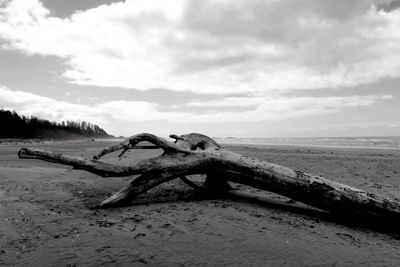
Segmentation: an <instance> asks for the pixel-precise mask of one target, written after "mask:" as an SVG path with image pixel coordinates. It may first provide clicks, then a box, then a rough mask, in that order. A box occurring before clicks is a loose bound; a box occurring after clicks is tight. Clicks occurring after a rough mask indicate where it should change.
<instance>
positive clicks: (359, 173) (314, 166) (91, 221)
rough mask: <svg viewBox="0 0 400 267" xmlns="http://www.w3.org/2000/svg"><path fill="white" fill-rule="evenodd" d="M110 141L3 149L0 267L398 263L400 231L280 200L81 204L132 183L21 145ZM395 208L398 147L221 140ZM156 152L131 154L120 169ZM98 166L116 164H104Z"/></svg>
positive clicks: (69, 150) (186, 192)
mask: <svg viewBox="0 0 400 267" xmlns="http://www.w3.org/2000/svg"><path fill="white" fill-rule="evenodd" d="M110 144H111V141H108V142H106V141H101V142H100V141H95V142H92V141H68V142H44V143H39V142H33V143H18V142H15V143H12V142H7V143H1V144H0V215H1V216H0V220H1V223H0V266H14V265H15V266H98V265H105V266H124V265H126V266H140V265H149V266H216V265H218V266H232V265H234V266H238V265H240V266H249V265H250V266H399V265H400V249H399V248H400V236H399V235H398V234H394V233H390V232H385V231H378V230H372V229H369V228H366V227H361V226H359V225H350V224H347V223H341V222H339V221H336V220H335V219H334V218H332V217H330V216H325V215H324V214H323V213H322V212H319V211H316V210H313V209H309V208H307V207H306V206H302V205H298V204H297V203H293V201H290V200H289V199H287V198H284V197H281V196H277V195H275V194H272V193H268V192H265V191H261V190H256V189H253V188H248V187H244V186H239V185H234V187H236V188H238V189H240V190H243V191H244V192H247V193H251V194H255V195H258V196H260V197H262V198H263V199H264V200H265V201H257V202H252V201H241V200H233V199H210V200H199V199H193V198H192V197H191V195H192V193H193V191H192V189H191V188H189V187H188V186H187V185H185V184H184V183H182V182H181V181H179V180H175V181H172V182H169V183H167V184H163V185H161V186H159V187H157V188H154V189H153V190H151V191H149V192H148V193H146V194H143V195H142V196H140V197H139V198H138V199H137V200H136V201H135V202H134V203H133V205H132V206H130V207H123V208H112V209H106V210H90V209H89V206H90V205H91V204H93V203H96V202H98V201H100V200H102V199H104V198H105V197H107V196H108V195H110V194H111V193H113V192H115V191H117V190H119V189H120V188H121V187H123V186H124V185H126V184H127V183H128V181H130V180H131V179H132V178H131V177H130V178H107V179H105V178H101V177H98V176H96V175H94V174H91V173H87V172H84V171H78V170H72V169H71V168H69V167H66V166H63V165H59V164H52V163H47V162H43V161H38V160H21V159H18V157H17V151H18V150H19V149H20V148H21V147H35V148H42V149H48V150H51V151H55V152H62V153H66V154H71V155H77V156H82V157H87V158H89V157H91V156H92V155H94V154H95V153H97V152H98V151H99V150H100V149H102V148H103V147H105V146H107V145H110ZM223 147H224V148H225V149H228V150H231V151H234V152H238V153H241V154H243V155H247V156H252V157H256V158H259V159H262V160H266V161H270V162H273V163H277V164H280V165H283V166H288V167H291V168H293V169H295V170H300V171H304V172H307V173H311V174H316V175H322V176H325V177H327V178H330V179H332V180H335V181H338V182H341V183H345V184H348V185H352V186H355V187H358V188H361V189H364V190H368V191H370V192H373V193H377V194H380V195H382V196H385V197H388V198H391V199H394V200H397V201H400V150H395V149H391V150H385V149H362V148H318V147H306V146H302V147H295V146H272V145H270V146H261V145H257V146H256V145H224V146H223ZM155 153H158V152H156V151H134V152H129V153H128V154H127V157H126V158H125V159H124V160H123V161H122V163H121V164H128V163H130V162H135V161H137V160H139V159H141V158H146V157H151V156H152V155H155ZM105 160H107V161H115V160H113V159H111V158H110V157H108V158H106V159H105Z"/></svg>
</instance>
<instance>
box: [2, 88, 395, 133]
mask: <svg viewBox="0 0 400 267" xmlns="http://www.w3.org/2000/svg"><path fill="white" fill-rule="evenodd" d="M391 98H392V96H390V95H367V96H357V95H355V96H344V97H296V98H295V97H276V98H271V97H252V98H226V99H221V100H216V101H208V102H192V103H189V104H187V105H182V106H180V107H179V110H177V109H172V110H173V111H163V110H161V109H160V107H159V106H158V105H156V104H154V103H150V102H144V101H108V102H104V103H99V104H96V105H92V106H88V105H84V104H73V103H70V102H66V101H58V100H55V99H52V98H49V97H43V96H39V95H35V94H32V93H28V92H22V91H12V90H10V89H8V88H6V87H1V86H0V107H1V108H5V109H15V110H17V111H18V112H19V113H21V114H24V115H27V116H30V115H35V116H39V117H43V118H46V119H50V120H56V121H61V120H86V121H90V122H93V123H96V124H100V125H104V124H105V125H110V124H112V123H114V124H116V125H119V127H120V126H121V125H124V124H126V123H132V124H134V123H135V122H149V121H153V122H154V121H169V122H191V123H203V124H204V123H219V122H240V121H252V122H258V121H276V120H283V119H286V118H296V117H302V116H307V115H320V114H327V113H335V112H338V111H341V110H343V109H349V108H355V107H361V106H370V105H373V104H374V103H376V102H377V101H379V100H384V99H391ZM193 107H196V108H199V107H200V109H198V110H193ZM240 107H246V108H247V109H245V110H241V109H240ZM226 108H230V109H228V110H227V109H226ZM125 134H127V133H125Z"/></svg>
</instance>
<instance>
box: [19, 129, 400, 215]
mask: <svg viewBox="0 0 400 267" xmlns="http://www.w3.org/2000/svg"><path fill="white" fill-rule="evenodd" d="M171 138H174V139H175V142H174V143H172V142H169V141H167V140H164V139H162V138H159V137H157V136H155V135H151V134H138V135H135V136H132V137H131V138H128V139H126V140H125V141H124V142H122V143H120V144H117V145H113V146H110V147H108V148H105V149H104V150H102V151H101V152H100V153H99V154H97V155H95V156H94V157H93V159H91V160H88V159H82V158H79V157H72V156H68V155H63V154H58V153H53V152H48V151H44V150H39V149H27V148H23V149H21V150H20V151H19V154H18V155H19V157H20V158H32V159H40V160H45V161H50V162H56V163H61V164H65V165H70V166H73V167H74V168H75V169H82V170H86V171H89V172H92V173H95V174H98V175H100V176H102V177H117V176H129V175H136V174H141V175H140V176H139V177H138V178H136V179H134V180H133V181H132V182H131V183H130V184H129V185H128V186H126V187H125V188H123V189H122V190H120V191H119V192H117V193H115V194H114V195H112V196H111V197H110V198H108V199H106V200H104V201H103V202H101V203H100V204H98V205H96V207H97V208H104V207H110V206H118V205H126V204H129V203H130V202H131V201H132V200H133V199H134V198H135V197H136V196H137V195H139V194H141V193H144V192H146V191H147V190H149V189H151V188H153V187H155V186H157V185H159V184H161V183H164V182H167V181H170V180H172V179H176V178H180V179H182V180H183V181H184V182H186V183H187V184H188V185H190V186H192V187H193V188H194V189H196V190H199V191H201V190H203V191H206V192H212V193H213V194H218V193H220V194H224V192H228V191H229V190H231V189H230V187H229V185H228V184H227V183H226V181H231V182H235V183H240V184H244V185H248V186H252V187H255V188H260V189H264V190H268V191H271V192H274V193H277V194H280V195H283V196H286V197H289V198H291V199H293V200H296V201H299V202H302V203H305V204H308V205H310V206H313V207H316V208H319V209H322V210H325V211H329V212H332V213H335V214H339V215H345V216H352V217H353V216H357V217H359V218H374V219H385V220H391V221H395V222H400V204H399V203H397V202H394V201H391V200H389V199H386V198H383V197H381V196H377V195H375V194H372V193H368V192H365V191H363V190H360V189H357V188H354V187H351V186H348V185H344V184H340V183H337V182H334V181H330V180H328V179H326V178H323V177H320V176H313V175H309V174H306V173H303V172H300V171H294V170H292V169H290V168H287V167H283V166H279V165H276V164H272V163H268V162H265V161H260V160H257V159H254V158H250V157H244V156H241V155H239V154H236V153H232V152H230V151H226V150H223V149H222V148H221V147H220V146H219V145H218V144H217V143H216V142H215V141H214V140H213V139H211V138H209V137H207V136H204V135H201V134H187V135H181V136H176V135H171ZM142 141H147V142H150V143H152V144H153V145H154V146H153V147H146V148H161V149H163V150H164V154H162V155H161V156H158V157H155V158H152V159H148V160H144V161H142V162H139V163H138V164H136V165H134V166H120V165H114V164H107V163H104V162H101V161H100V160H99V159H100V158H101V157H102V156H104V155H106V154H108V153H111V152H114V151H117V150H122V152H121V154H120V157H122V156H123V155H124V154H125V152H126V151H127V150H129V149H134V148H145V147H138V146H137V144H138V143H139V142H142ZM191 174H207V178H206V182H205V183H204V185H203V186H198V185H196V184H194V183H193V182H191V181H190V180H188V179H187V178H186V177H185V176H186V175H191Z"/></svg>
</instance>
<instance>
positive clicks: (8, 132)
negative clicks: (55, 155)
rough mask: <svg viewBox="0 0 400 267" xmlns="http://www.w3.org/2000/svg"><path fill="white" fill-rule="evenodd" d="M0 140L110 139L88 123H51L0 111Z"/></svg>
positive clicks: (104, 132) (13, 112)
mask: <svg viewBox="0 0 400 267" xmlns="http://www.w3.org/2000/svg"><path fill="white" fill-rule="evenodd" d="M0 125H1V126H0V138H45V139H70V138H81V137H111V136H110V135H109V134H107V133H106V131H104V130H103V129H102V128H100V127H99V126H97V125H95V124H92V123H89V122H85V121H82V122H75V121H63V122H60V123H57V122H51V121H48V120H44V119H39V118H37V117H34V116H31V117H25V116H20V115H18V114H17V113H16V112H15V111H9V110H4V109H0Z"/></svg>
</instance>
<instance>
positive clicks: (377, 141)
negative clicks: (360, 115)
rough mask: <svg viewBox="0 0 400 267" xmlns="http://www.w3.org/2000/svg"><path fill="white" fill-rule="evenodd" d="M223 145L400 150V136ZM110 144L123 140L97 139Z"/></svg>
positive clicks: (247, 141) (226, 141) (235, 140)
mask: <svg viewBox="0 0 400 267" xmlns="http://www.w3.org/2000/svg"><path fill="white" fill-rule="evenodd" d="M213 138H214V139H215V140H216V141H217V142H218V143H221V144H247V145H282V146H315V147H338V148H340V147H343V148H346V147H352V148H385V149H400V136H369V137H365V136H363V137H298V138H235V137H226V138H222V137H213ZM97 140H99V141H100V140H104V141H107V142H109V141H110V140H113V141H122V140H124V139H123V138H115V139H97Z"/></svg>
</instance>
